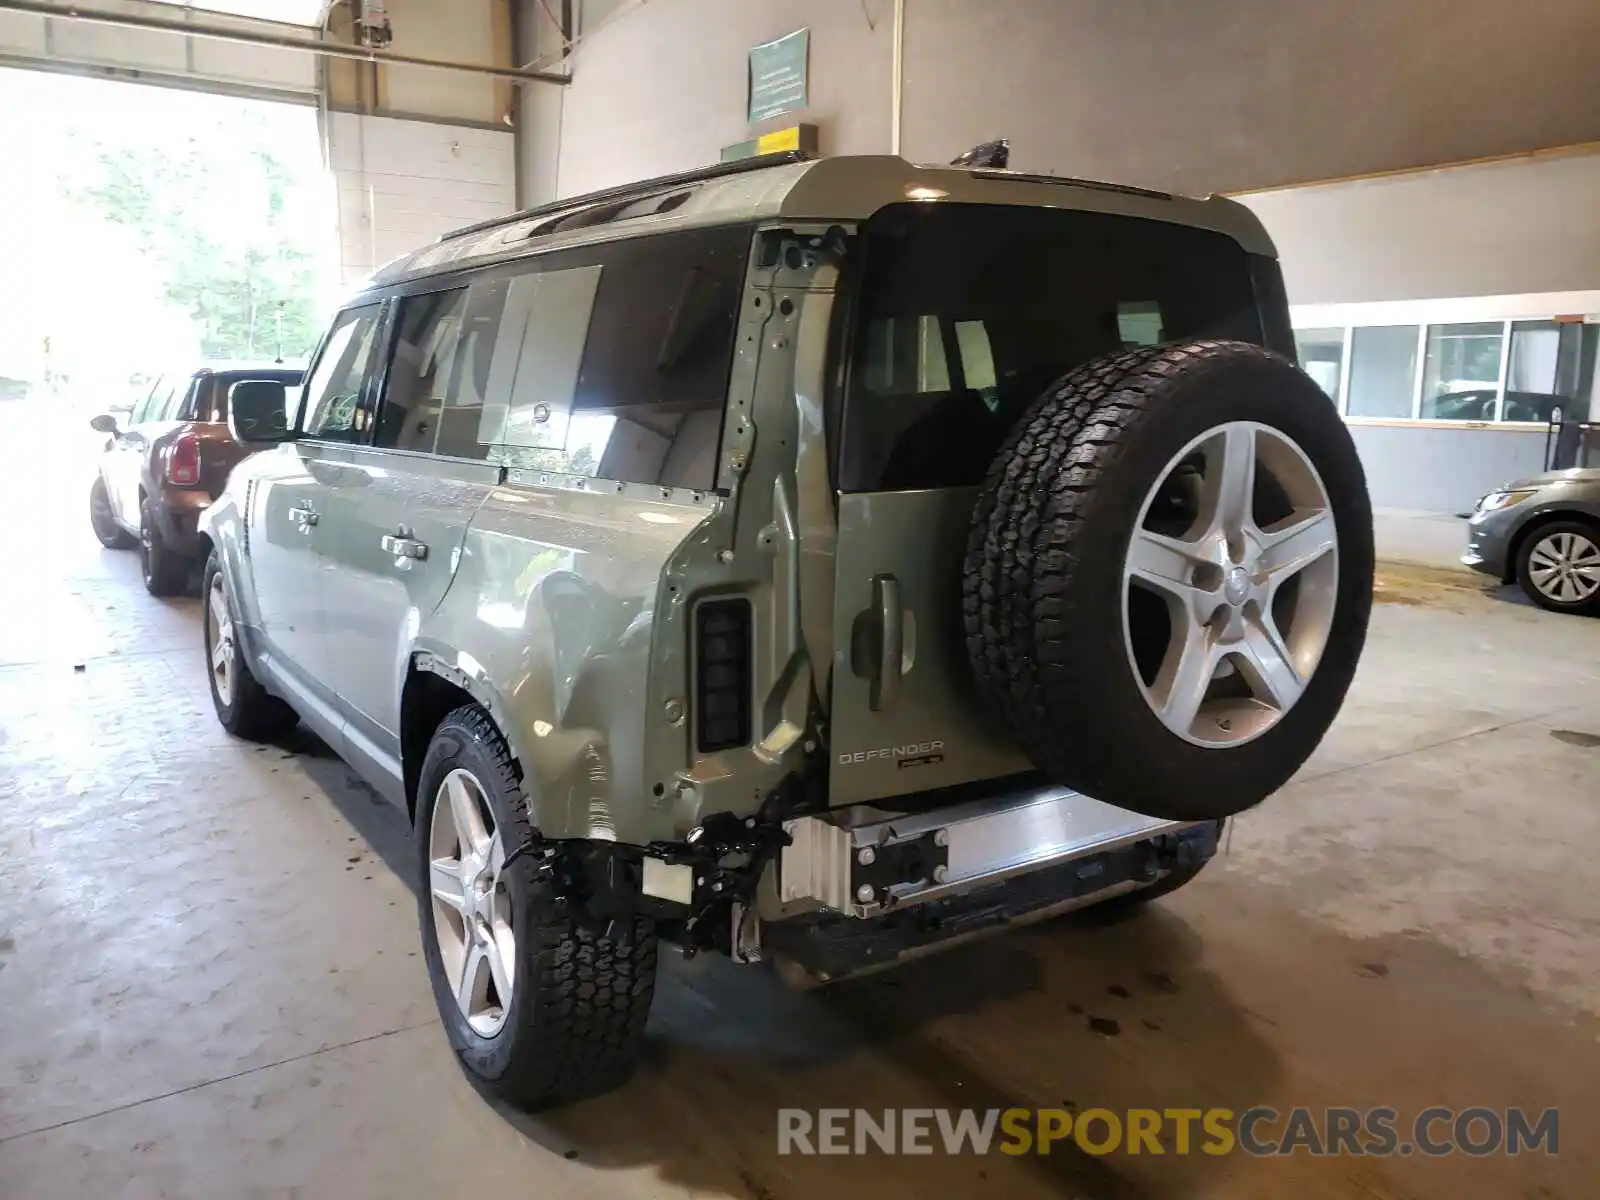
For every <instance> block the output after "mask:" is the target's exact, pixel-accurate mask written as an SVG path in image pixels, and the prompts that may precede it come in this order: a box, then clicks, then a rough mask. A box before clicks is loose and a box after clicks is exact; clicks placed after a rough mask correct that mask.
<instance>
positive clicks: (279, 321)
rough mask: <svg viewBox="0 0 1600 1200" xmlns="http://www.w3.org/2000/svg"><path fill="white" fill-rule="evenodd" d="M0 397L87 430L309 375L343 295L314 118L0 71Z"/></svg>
mask: <svg viewBox="0 0 1600 1200" xmlns="http://www.w3.org/2000/svg"><path fill="white" fill-rule="evenodd" d="M0 111H4V112H5V113H7V114H8V118H7V120H5V121H4V122H0V161H4V162H6V163H8V164H10V166H11V167H12V169H11V170H9V171H8V172H7V182H6V186H5V188H4V189H0V222H3V225H0V228H4V229H5V230H6V236H5V238H4V240H3V243H0V278H4V279H5V280H6V281H7V285H8V286H6V287H5V288H4V289H0V389H3V391H4V394H6V395H8V396H11V397H14V398H20V397H23V396H27V397H29V398H31V399H34V400H48V401H49V403H50V407H51V408H52V409H54V410H57V411H60V410H62V409H73V410H75V411H77V412H79V413H82V412H85V411H99V410H101V409H105V408H109V407H114V406H118V405H120V404H126V403H128V401H129V400H130V398H132V397H133V396H135V395H137V393H138V390H139V388H140V386H141V385H145V386H148V382H149V380H150V379H151V378H152V377H153V376H154V375H155V374H157V373H159V372H162V371H165V370H171V369H174V368H175V367H178V366H182V365H185V364H189V365H191V366H199V365H201V364H203V363H207V362H217V361H229V362H252V363H255V362H271V361H274V360H277V359H282V360H284V361H285V362H288V363H296V362H301V361H303V360H304V358H305V356H306V355H307V354H308V353H309V352H310V351H311V349H312V348H313V346H314V343H315V339H316V337H317V336H318V334H319V333H320V331H321V328H320V327H321V320H322V314H323V313H324V312H325V311H326V308H327V306H328V304H329V302H330V301H331V299H332V296H331V289H332V288H334V287H336V286H337V270H336V247H337V238H336V233H335V219H334V204H333V197H332V187H331V183H330V181H329V178H328V176H327V173H326V171H325V169H324V166H323V159H322V152H321V145H320V138H319V133H318V127H317V114H316V110H315V109H314V108H312V107H310V106H301V105H293V104H283V103H272V102H265V101H259V100H245V99H238V98H234V97H228V96H220V95H205V94H200V93H196V92H190V91H180V90H173V89H165V88H156V87H145V86H138V85H133V84H126V83H113V82H106V81H101V80H92V79H82V78H74V77H67V76H58V75H47V74H40V73H36V72H28V71H15V70H5V71H0Z"/></svg>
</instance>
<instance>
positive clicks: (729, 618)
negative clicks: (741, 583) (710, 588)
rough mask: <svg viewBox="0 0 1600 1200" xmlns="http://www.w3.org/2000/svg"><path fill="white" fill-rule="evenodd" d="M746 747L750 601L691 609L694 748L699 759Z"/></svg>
mask: <svg viewBox="0 0 1600 1200" xmlns="http://www.w3.org/2000/svg"><path fill="white" fill-rule="evenodd" d="M749 742H750V602H749V601H748V600H745V599H742V598H739V599H729V600H707V601H705V602H704V603H702V604H701V605H700V606H699V607H698V608H696V609H695V744H696V745H697V746H698V747H699V749H700V752H701V753H702V754H710V753H713V752H715V751H717V750H728V749H732V748H733V747H735V746H745V745H748V744H749Z"/></svg>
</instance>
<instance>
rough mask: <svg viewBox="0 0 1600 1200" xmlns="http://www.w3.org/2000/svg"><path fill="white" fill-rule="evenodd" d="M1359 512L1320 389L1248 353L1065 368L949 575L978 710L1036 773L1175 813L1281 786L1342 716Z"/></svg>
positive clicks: (1025, 429) (1135, 806)
mask: <svg viewBox="0 0 1600 1200" xmlns="http://www.w3.org/2000/svg"><path fill="white" fill-rule="evenodd" d="M1372 559H1373V555H1372V509H1371V504H1370V501H1369V500H1368V498H1367V490H1366V480H1365V477H1364V475H1363V473H1362V469H1361V460H1360V457H1359V456H1358V455H1357V454H1356V449H1355V444H1354V443H1353V442H1352V440H1351V438H1350V432H1349V430H1348V429H1347V428H1346V427H1345V424H1344V421H1343V419H1342V418H1341V417H1340V416H1339V414H1338V412H1337V410H1336V409H1335V408H1334V406H1333V405H1332V404H1331V403H1329V401H1328V398H1327V396H1326V395H1325V394H1324V393H1323V392H1322V390H1321V389H1320V388H1319V387H1318V386H1317V385H1316V383H1315V382H1313V381H1312V380H1311V378H1310V377H1309V376H1307V375H1306V374H1305V373H1304V372H1302V371H1301V370H1299V369H1298V368H1297V367H1296V366H1295V365H1294V364H1293V363H1291V362H1290V361H1288V360H1287V359H1284V358H1281V357H1279V356H1278V355H1276V354H1273V353H1272V352H1271V351H1269V350H1266V349H1264V348H1262V347H1260V346H1256V345H1252V344H1249V343H1245V342H1226V341H1197V342H1186V343H1178V344H1172V345H1163V346H1154V347H1141V348H1135V349H1132V350H1126V351H1123V352H1121V353H1119V354H1114V355H1108V356H1106V357H1103V358H1098V359H1094V360H1091V361H1090V362H1087V363H1085V364H1083V365H1082V366H1081V367H1078V368H1076V369H1075V370H1073V371H1071V372H1069V373H1068V374H1066V375H1065V376H1063V377H1062V378H1061V379H1060V380H1059V381H1058V382H1057V383H1055V384H1054V385H1052V387H1051V388H1050V389H1049V390H1048V391H1046V392H1045V394H1044V395H1042V396H1041V397H1040V398H1039V399H1038V400H1037V401H1036V402H1035V403H1034V405H1033V406H1032V407H1031V408H1030V409H1029V410H1028V411H1027V413H1025V414H1024V415H1023V417H1022V418H1021V420H1020V421H1019V422H1018V424H1017V426H1016V427H1015V428H1014V429H1013V430H1012V432H1011V434H1010V435H1009V436H1008V437H1007V439H1006V441H1005V443H1004V444H1003V445H1002V446H1001V448H1000V450H999V452H998V453H997V455H996V456H995V460H994V463H993V464H992V465H991V467H990V469H989V473H988V476H987V478H986V479H985V480H984V484H983V487H982V489H981V490H980V492H979V495H978V501H977V505H976V507H975V509H974V512H973V518H972V526H971V531H970V534H969V537H968V541H967V560H966V567H965V572H964V577H963V584H962V586H963V610H964V618H965V625H966V634H967V648H968V653H969V657H970V659H971V662H972V668H973V674H974V676H975V679H976V682H977V685H978V689H979V692H980V697H981V699H982V700H983V701H985V702H987V704H988V705H990V706H992V707H993V709H994V710H995V711H996V713H997V714H998V715H999V717H1000V718H1001V719H1002V721H1003V723H1004V726H1005V728H1006V730H1007V731H1008V732H1009V733H1010V735H1011V736H1012V737H1013V738H1014V739H1015V741H1016V743H1017V746H1018V748H1019V749H1020V750H1021V751H1022V752H1023V754H1025V755H1026V756H1027V758H1028V759H1029V760H1030V761H1031V762H1032V763H1033V765H1034V766H1035V767H1037V768H1038V769H1039V770H1040V772H1041V773H1042V774H1043V775H1044V776H1045V777H1046V778H1048V779H1049V780H1050V781H1051V782H1053V783H1055V784H1058V785H1060V786H1063V787H1069V788H1073V789H1075V790H1077V791H1080V792H1083V793H1084V794H1085V795H1088V796H1093V797H1094V798H1095V799H1097V800H1101V801H1104V802H1105V803H1107V804H1113V805H1116V806H1118V807H1120V808H1126V809H1131V810H1132V811H1134V812H1140V813H1144V814H1146V815H1148V816H1153V817H1160V818H1163V819H1165V820H1173V821H1209V820H1217V819H1219V818H1222V817H1229V816H1232V815H1233V814H1235V813H1238V812H1242V811H1244V810H1245V809H1247V808H1249V807H1251V806H1252V805H1254V804H1257V803H1259V802H1260V801H1261V800H1263V799H1265V798H1266V797H1267V796H1269V795H1271V794H1272V793H1273V792H1274V791H1276V790H1277V789H1278V788H1280V787H1282V786H1283V784H1284V783H1286V782H1287V781H1288V780H1289V778H1290V777H1291V776H1292V775H1293V774H1294V772H1295V771H1296V770H1298V769H1299V767H1300V765H1301V764H1302V763H1303V762H1305V760H1306V759H1307V758H1308V757H1310V755H1311V753H1312V752H1313V751H1314V750H1315V749H1316V748H1317V745H1318V743H1319V742H1320V741H1321V740H1322V736H1323V734H1325V733H1326V732H1327V730H1328V727H1329V726H1330V725H1331V724H1332V723H1333V719H1334V718H1335V717H1336V716H1337V715H1338V712H1339V708H1340V706H1341V705H1342V704H1343V702H1344V697H1345V694H1346V692H1347V691H1348V690H1349V687H1350V682H1351V680H1352V678H1353V677H1354V675H1355V669H1356V664H1357V663H1358V661H1359V660H1360V656H1361V647H1362V644H1363V642H1364V641H1365V639H1366V630H1367V620H1368V617H1369V614H1370V612H1371V608H1372Z"/></svg>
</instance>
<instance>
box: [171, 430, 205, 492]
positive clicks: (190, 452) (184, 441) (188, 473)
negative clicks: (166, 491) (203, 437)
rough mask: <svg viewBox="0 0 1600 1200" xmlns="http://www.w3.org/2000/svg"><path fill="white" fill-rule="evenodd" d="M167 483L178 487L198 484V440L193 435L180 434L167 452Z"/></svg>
mask: <svg viewBox="0 0 1600 1200" xmlns="http://www.w3.org/2000/svg"><path fill="white" fill-rule="evenodd" d="M167 482H168V483H175V484H177V485H178V486H179V487H193V486H194V485H195V484H197V483H199V482H200V439H199V438H198V437H196V436H195V435H194V434H192V433H185V434H180V435H179V437H178V439H177V441H175V442H173V443H172V448H171V449H170V450H168V451H167Z"/></svg>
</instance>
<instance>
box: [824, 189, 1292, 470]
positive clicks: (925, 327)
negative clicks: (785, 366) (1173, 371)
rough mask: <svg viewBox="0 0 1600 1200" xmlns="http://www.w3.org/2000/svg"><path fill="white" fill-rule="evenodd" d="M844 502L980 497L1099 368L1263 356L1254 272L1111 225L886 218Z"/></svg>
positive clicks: (878, 238) (1135, 227)
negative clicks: (1011, 435)
mask: <svg viewBox="0 0 1600 1200" xmlns="http://www.w3.org/2000/svg"><path fill="white" fill-rule="evenodd" d="M861 253H862V260H861V270H862V274H861V278H860V283H859V287H860V292H859V295H858V298H857V304H856V322H855V330H854V338H853V347H852V350H851V361H850V368H849V372H848V375H847V378H846V383H845V389H844V420H843V427H842V431H841V436H840V439H839V446H838V454H839V476H838V478H839V486H840V488H841V489H842V490H844V491H847V492H873V491H907V490H913V489H919V488H941V487H965V486H971V485H975V484H977V483H980V482H981V481H982V479H983V475H984V472H985V471H986V470H987V469H988V466H989V461H990V459H992V458H993V457H994V454H995V452H996V451H997V450H998V449H999V447H1000V442H1001V441H1002V440H1003V439H1004V437H1005V434H1006V431H1007V430H1008V429H1009V428H1010V427H1011V426H1012V425H1013V424H1014V423H1015V422H1016V420H1017V418H1018V417H1020V416H1021V414H1022V412H1023V410H1025V409H1026V408H1027V407H1028V405H1030V404H1031V403H1033V401H1034V400H1036V399H1037V398H1038V397H1039V395H1040V393H1042V392H1043V391H1044V389H1045V388H1046V387H1047V386H1049V384H1050V383H1051V382H1053V381H1054V380H1055V379H1057V378H1059V377H1060V376H1061V375H1062V374H1064V373H1065V372H1067V371H1069V370H1071V369H1072V368H1073V367H1076V366H1078V365H1080V364H1082V363H1085V362H1087V361H1088V360H1089V359H1091V358H1094V357H1096V356H1098V355H1102V354H1108V353H1112V352H1114V351H1117V350H1119V349H1123V348H1128V347H1133V346H1143V345H1156V344H1159V343H1161V342H1170V341H1175V340H1180V339H1187V338H1194V337H1220V338H1236V339H1239V340H1241V341H1249V342H1257V343H1259V342H1260V341H1261V340H1262V330H1261V321H1260V317H1259V315H1258V313H1257V309H1256V300H1255V294H1254V287H1253V284H1252V279H1251V269H1250V262H1249V256H1248V255H1247V254H1246V253H1245V251H1244V250H1243V248H1242V247H1240V246H1239V244H1238V243H1237V242H1235V241H1234V240H1233V239H1231V238H1229V237H1227V236H1225V235H1223V234H1219V233H1213V232H1211V231H1209V230H1203V229H1194V228H1190V227H1188V226H1183V225H1171V224H1167V223H1165V222H1162V221H1151V220H1146V219H1143V218H1139V217H1125V216H1117V215H1113V214H1109V213H1090V212H1066V211H1061V210H1057V209H1035V208H1001V207H992V206H988V205H941V204H914V205H895V206H892V207H890V208H887V209H884V210H883V211H882V212H881V213H879V214H878V215H877V216H876V217H874V218H873V219H872V220H871V221H869V222H867V224H866V226H865V227H864V231H863V237H862V247H861Z"/></svg>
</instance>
